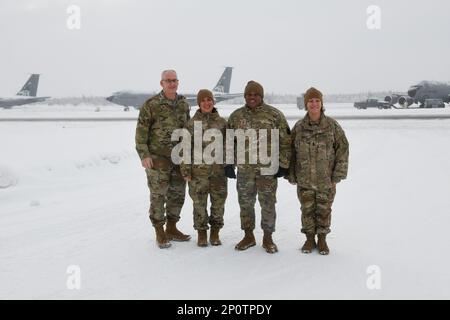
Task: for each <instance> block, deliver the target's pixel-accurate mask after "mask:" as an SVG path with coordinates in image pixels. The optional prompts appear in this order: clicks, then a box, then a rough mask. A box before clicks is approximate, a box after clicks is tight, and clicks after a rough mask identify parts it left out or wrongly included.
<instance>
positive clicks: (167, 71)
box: [161, 69, 178, 80]
mask: <svg viewBox="0 0 450 320" xmlns="http://www.w3.org/2000/svg"><path fill="white" fill-rule="evenodd" d="M169 72H173V73H175V74H176V75H177V72H176V71H175V70H173V69H167V70H164V71H163V72H161V80H164V76H165V75H166V73H169ZM177 76H178V75H177Z"/></svg>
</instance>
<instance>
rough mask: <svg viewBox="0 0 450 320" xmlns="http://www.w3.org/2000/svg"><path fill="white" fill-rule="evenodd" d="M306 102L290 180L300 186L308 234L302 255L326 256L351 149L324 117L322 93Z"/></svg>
mask: <svg viewBox="0 0 450 320" xmlns="http://www.w3.org/2000/svg"><path fill="white" fill-rule="evenodd" d="M304 103H305V109H306V110H307V114H306V115H305V117H304V118H303V119H302V120H299V121H298V122H297V123H296V124H295V126H294V128H293V129H292V135H291V140H292V159H291V163H290V168H289V176H288V179H289V182H291V183H292V184H296V185H297V195H298V198H299V200H300V204H301V210H302V217H301V220H302V230H301V231H302V232H303V233H305V234H306V242H305V244H304V245H303V247H302V252H304V253H310V252H311V251H312V250H313V249H314V248H316V246H317V247H318V250H319V253H320V254H323V255H326V254H328V253H329V251H330V250H329V248H328V245H327V242H326V235H327V234H328V233H329V232H330V224H331V205H332V204H333V200H334V196H335V194H336V184H337V183H338V182H339V181H341V180H343V179H345V178H346V177H347V168H348V155H349V147H348V141H347V138H346V137H345V133H344V130H342V128H341V126H340V125H339V124H338V123H337V121H336V120H334V119H332V118H330V117H327V116H325V114H324V108H323V99H322V93H321V92H320V91H319V90H317V89H315V88H310V89H309V90H308V91H306V93H305V95H304ZM316 234H317V238H318V242H317V244H316V240H315V235H316Z"/></svg>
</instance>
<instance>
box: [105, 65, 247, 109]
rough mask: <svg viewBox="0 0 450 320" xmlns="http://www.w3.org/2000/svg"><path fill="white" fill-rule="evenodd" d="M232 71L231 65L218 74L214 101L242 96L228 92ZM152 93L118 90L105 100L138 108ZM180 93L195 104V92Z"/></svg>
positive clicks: (190, 103)
mask: <svg viewBox="0 0 450 320" xmlns="http://www.w3.org/2000/svg"><path fill="white" fill-rule="evenodd" d="M232 72H233V68H232V67H225V70H224V71H223V73H222V75H221V76H220V78H219V81H218V82H217V84H216V86H215V87H214V88H213V89H212V91H213V93H214V98H215V100H216V103H218V102H221V101H224V100H228V99H233V98H238V97H242V96H243V93H230V84H231V75H232ZM152 95H154V93H149V92H142V93H138V92H131V91H118V92H115V93H113V94H112V95H111V96H109V97H107V98H106V100H108V101H110V102H112V103H115V104H118V105H122V106H124V107H125V110H128V107H129V106H132V107H135V108H140V107H141V106H142V105H143V104H144V102H145V101H146V100H147V99H148V98H150V97H151V96H152ZM181 95H183V96H184V97H186V100H187V101H188V103H189V105H191V106H193V105H196V104H197V94H196V93H187V94H184V93H181Z"/></svg>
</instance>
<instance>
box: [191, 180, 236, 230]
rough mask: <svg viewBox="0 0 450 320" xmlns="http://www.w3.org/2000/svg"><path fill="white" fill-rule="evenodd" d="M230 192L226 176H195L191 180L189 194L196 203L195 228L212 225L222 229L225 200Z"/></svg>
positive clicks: (199, 228) (200, 228) (206, 227)
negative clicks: (208, 207)
mask: <svg viewBox="0 0 450 320" xmlns="http://www.w3.org/2000/svg"><path fill="white" fill-rule="evenodd" d="M227 194H228V186H227V178H226V177H225V176H211V177H195V176H194V177H193V178H192V181H190V182H189V195H190V196H191V198H192V201H193V203H194V229H195V230H208V223H209V224H210V225H211V227H215V228H218V229H221V228H222V227H223V216H224V212H225V200H226V198H227ZM208 195H209V197H210V201H211V208H210V211H211V215H210V216H208V210H207V204H208V203H207V202H208Z"/></svg>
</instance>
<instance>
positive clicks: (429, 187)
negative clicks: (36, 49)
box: [0, 105, 450, 299]
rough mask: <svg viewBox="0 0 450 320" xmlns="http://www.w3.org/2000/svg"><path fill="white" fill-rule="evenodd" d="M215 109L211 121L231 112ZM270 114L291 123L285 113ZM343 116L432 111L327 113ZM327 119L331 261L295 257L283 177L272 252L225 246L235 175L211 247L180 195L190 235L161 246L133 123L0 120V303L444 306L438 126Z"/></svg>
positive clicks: (289, 194) (55, 110) (47, 112)
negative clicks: (335, 174) (336, 169)
mask: <svg viewBox="0 0 450 320" xmlns="http://www.w3.org/2000/svg"><path fill="white" fill-rule="evenodd" d="M44 107H45V106H44ZM219 107H220V108H221V109H222V110H223V112H222V113H223V114H224V115H227V114H229V112H231V110H232V109H233V107H231V106H221V105H219ZM100 108H101V110H100V112H97V113H96V114H102V115H103V116H111V117H114V115H119V116H123V111H122V109H121V108H120V107H118V109H114V108H113V107H110V106H109V107H100ZM95 109H96V106H84V107H83V108H79V107H77V108H74V107H70V108H69V107H65V106H47V107H45V108H42V109H40V110H37V109H33V108H32V107H31V106H27V107H22V108H18V109H12V110H0V117H1V118H5V117H8V116H14V117H16V116H17V114H20V113H22V114H24V115H25V116H26V117H40V116H41V117H47V116H50V117H51V116H55V117H58V116H59V114H62V113H63V114H65V115H66V116H67V117H70V116H75V117H79V116H81V117H90V116H91V115H92V114H94V112H95V111H94V110H95ZM283 110H284V111H285V113H286V114H292V115H294V116H295V115H298V117H299V118H300V117H301V116H302V115H303V112H299V111H298V109H296V107H295V106H293V105H290V106H283ZM448 111H449V108H445V109H443V110H439V112H443V113H448ZM344 112H348V113H353V112H358V113H360V112H361V113H363V112H366V113H367V112H371V113H386V112H396V113H397V112H408V113H413V112H438V111H437V110H356V109H354V108H352V107H351V106H350V105H330V106H328V109H327V113H328V114H329V115H336V114H339V113H344ZM129 114H130V117H131V116H136V115H137V112H136V111H134V110H131V111H130V113H129ZM340 123H341V124H342V126H343V128H344V129H345V131H346V133H347V136H348V139H349V141H350V169H349V175H348V179H347V180H346V181H344V182H342V183H341V184H339V185H338V191H337V196H336V201H335V203H334V206H333V219H332V233H331V234H330V236H329V246H330V249H331V253H330V255H329V256H320V255H319V254H317V253H316V252H315V253H313V254H310V255H305V254H302V253H301V252H300V251H299V248H300V246H301V244H302V243H303V241H304V237H303V235H302V234H300V208H299V207H300V206H299V203H298V200H297V196H296V189H295V187H294V186H291V185H290V184H288V183H287V182H286V181H284V180H280V183H279V189H278V194H277V197H278V203H277V212H278V217H277V231H276V232H275V233H274V240H275V242H276V243H277V244H278V247H279V250H280V251H279V252H278V253H277V254H274V255H269V254H267V253H265V251H264V250H263V249H262V248H261V240H262V231H261V230H260V228H259V227H258V228H257V229H256V236H257V241H258V245H257V246H256V247H253V248H250V249H248V250H247V251H244V252H237V251H235V250H234V245H235V244H236V242H237V241H239V240H240V239H241V237H242V231H241V230H240V222H239V206H238V204H237V194H236V191H235V180H230V181H229V198H228V200H227V203H226V212H225V228H224V229H223V231H222V233H221V238H222V242H223V245H222V246H220V247H211V246H209V247H207V248H199V247H197V246H196V236H195V234H194V230H193V228H192V202H191V200H190V198H189V196H187V198H186V203H185V206H184V208H183V212H182V220H181V222H180V227H181V229H182V230H183V231H185V232H189V233H190V234H192V235H193V239H192V240H191V241H190V242H187V243H173V245H172V247H171V248H170V249H167V250H161V249H159V248H158V247H157V246H156V244H155V237H154V232H153V228H152V227H151V224H150V222H149V220H148V213H147V211H148V205H149V202H148V190H147V185H146V178H145V172H144V171H143V169H142V168H141V167H140V162H139V159H138V157H137V155H136V153H135V151H134V128H135V122H134V121H117V122H114V121H112V122H95V121H94V122H92V121H90V122H58V121H57V122H0V137H1V138H0V298H1V299H7V298H19V299H22V298H27V299H28V298H31V299H35V298H37V299H47V298H56V299H72V298H73V299H99V298H106V299H109V298H125V299H128V298H137V299H315V298H325V299H328V298H343V299H347V298H360V299H392V298H406V299H416V298H437V299H442V298H445V299H448V298H450V273H449V272H448V270H449V269H450V258H449V257H448V256H447V253H448V248H449V244H450V235H449V233H448V230H447V229H448V228H447V226H448V225H449V224H450V216H449V214H448V213H449V212H450V211H449V208H450V197H449V196H448V191H449V190H450V149H449V145H450V120H352V121H340ZM290 124H291V125H293V124H294V121H290ZM258 212H259V211H258ZM259 222H260V217H259V214H257V224H258V225H259ZM71 266H78V267H79V268H80V269H79V271H80V272H81V273H80V275H81V277H80V280H81V282H80V283H81V287H80V289H79V290H77V289H75V290H70V289H69V288H68V286H67V282H68V281H69V282H70V281H71V279H73V276H74V275H75V274H74V273H73V269H71V268H70V267H71ZM374 266H375V267H374ZM68 268H69V269H68ZM373 270H376V272H375V273H373ZM378 271H379V273H378ZM378 275H379V276H380V277H379V278H377V276H378ZM377 280H379V282H377ZM373 281H375V282H373ZM368 282H369V284H370V283H380V285H381V288H380V289H373V287H372V286H370V285H369V286H368V285H367V283H368ZM69 287H70V286H69ZM370 288H372V289H370Z"/></svg>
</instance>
